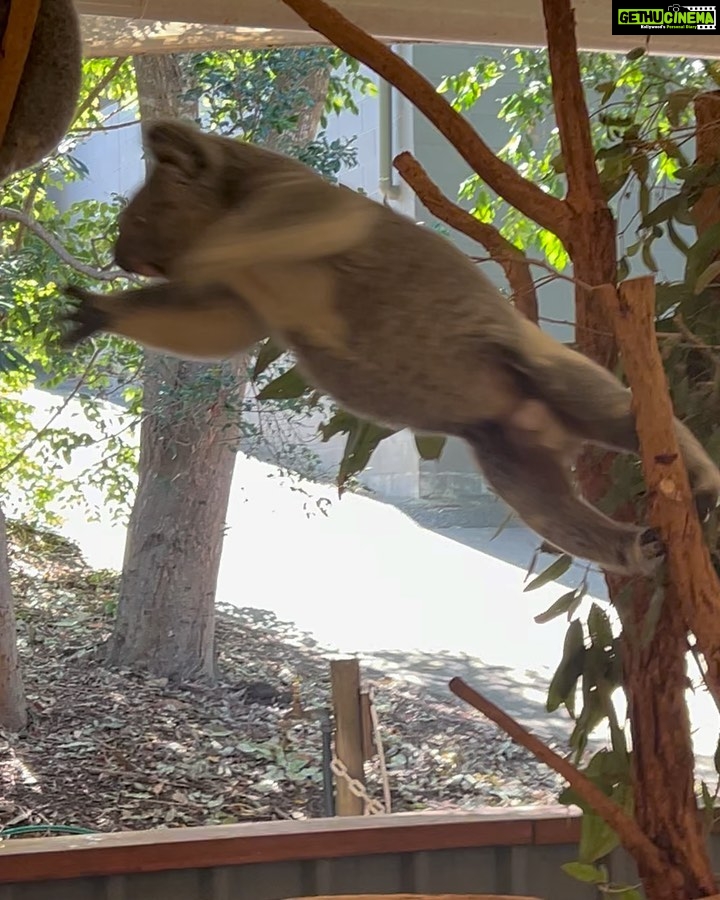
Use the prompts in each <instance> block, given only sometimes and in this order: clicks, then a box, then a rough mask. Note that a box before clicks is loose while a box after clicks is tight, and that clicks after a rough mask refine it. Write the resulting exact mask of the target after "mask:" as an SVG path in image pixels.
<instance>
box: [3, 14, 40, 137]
mask: <svg viewBox="0 0 720 900" xmlns="http://www.w3.org/2000/svg"><path fill="white" fill-rule="evenodd" d="M39 9H40V0H10V14H9V15H8V19H7V26H6V28H5V33H4V34H3V36H2V53H0V144H1V143H2V141H3V139H4V137H5V132H6V130H7V126H8V122H9V121H10V114H11V113H12V108H13V104H14V103H15V95H16V94H17V89H18V85H19V84H20V79H21V78H22V73H23V69H24V68H25V60H26V59H27V55H28V51H29V50H30V42H31V41H32V36H33V31H34V30H35V20H36V19H37V15H38V10H39Z"/></svg>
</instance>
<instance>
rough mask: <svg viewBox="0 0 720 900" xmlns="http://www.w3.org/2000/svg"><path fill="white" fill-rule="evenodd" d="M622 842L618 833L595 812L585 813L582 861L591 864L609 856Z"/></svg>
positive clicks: (581, 835) (581, 851)
mask: <svg viewBox="0 0 720 900" xmlns="http://www.w3.org/2000/svg"><path fill="white" fill-rule="evenodd" d="M619 843H620V841H619V839H618V836H617V834H616V833H615V832H614V831H613V829H612V828H611V827H610V826H609V825H608V824H606V822H605V820H604V819H601V818H600V816H598V815H596V814H595V813H585V814H584V815H583V817H582V822H581V824H580V846H579V848H578V856H579V857H580V862H582V863H586V864H590V863H594V862H596V861H597V860H598V859H601V858H602V857H603V856H607V855H608V853H611V852H612V851H613V850H614V849H615V848H616V847H617V846H618V844H619Z"/></svg>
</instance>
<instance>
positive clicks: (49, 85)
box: [0, 0, 82, 181]
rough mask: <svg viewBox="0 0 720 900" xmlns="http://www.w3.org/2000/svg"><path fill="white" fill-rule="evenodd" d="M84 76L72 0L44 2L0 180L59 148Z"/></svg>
mask: <svg viewBox="0 0 720 900" xmlns="http://www.w3.org/2000/svg"><path fill="white" fill-rule="evenodd" d="M81 76H82V43H81V39H80V24H79V20H78V16H77V13H76V12H75V7H74V6H73V2H72V0H42V2H41V3H40V9H39V10H38V15H37V19H36V22H35V30H34V31H33V36H32V40H31V42H30V49H29V51H28V55H27V58H26V60H25V68H24V69H23V73H22V76H21V78H20V84H19V85H18V89H17V94H16V95H15V102H14V104H13V108H12V112H11V114H10V119H9V121H8V126H7V129H6V131H5V137H4V138H3V141H2V143H1V144H0V181H4V180H5V179H6V178H8V177H9V176H10V175H12V174H13V173H14V172H18V171H20V170H21V169H26V168H27V167H28V166H33V165H35V163H37V162H40V160H41V159H42V158H43V157H44V156H47V155H48V154H49V153H52V151H53V150H54V149H55V148H56V147H57V145H58V144H59V143H60V141H61V140H62V138H63V137H64V136H65V134H66V132H67V130H68V128H69V126H70V124H71V122H72V119H73V116H74V114H75V109H76V106H77V102H78V96H79V93H80V79H81Z"/></svg>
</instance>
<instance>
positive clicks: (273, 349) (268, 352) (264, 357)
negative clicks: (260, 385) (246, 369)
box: [250, 338, 285, 381]
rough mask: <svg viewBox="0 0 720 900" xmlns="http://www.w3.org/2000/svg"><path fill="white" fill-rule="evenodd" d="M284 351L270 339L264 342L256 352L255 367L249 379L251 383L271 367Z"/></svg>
mask: <svg viewBox="0 0 720 900" xmlns="http://www.w3.org/2000/svg"><path fill="white" fill-rule="evenodd" d="M284 352H285V351H284V350H283V348H282V347H277V346H276V345H275V344H273V342H272V341H271V340H270V338H267V340H265V341H264V343H263V344H261V346H260V350H259V351H258V355H257V359H256V360H255V365H254V366H253V370H252V374H251V376H250V377H251V378H252V380H253V381H257V379H258V378H259V376H260V375H262V373H263V372H264V371H265V369H267V367H268V366H271V365H272V364H273V363H274V362H275V360H276V359H279V358H280V357H281V356H282V355H283V353H284Z"/></svg>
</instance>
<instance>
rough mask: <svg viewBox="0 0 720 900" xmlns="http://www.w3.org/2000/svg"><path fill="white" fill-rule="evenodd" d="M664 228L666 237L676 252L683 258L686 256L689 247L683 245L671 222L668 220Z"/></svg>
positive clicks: (683, 242)
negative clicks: (666, 233)
mask: <svg viewBox="0 0 720 900" xmlns="http://www.w3.org/2000/svg"><path fill="white" fill-rule="evenodd" d="M665 227H666V228H667V232H668V237H669V238H670V242H671V243H672V245H673V247H675V249H676V250H679V251H680V252H681V253H682V255H683V256H687V255H688V252H689V250H690V246H689V245H688V244H686V243H685V241H684V240H683V239H682V238H681V237H680V235H679V234H678V233H677V231H676V230H675V226H674V225H673V220H672V219H668V220H667V222H666V223H665Z"/></svg>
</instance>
